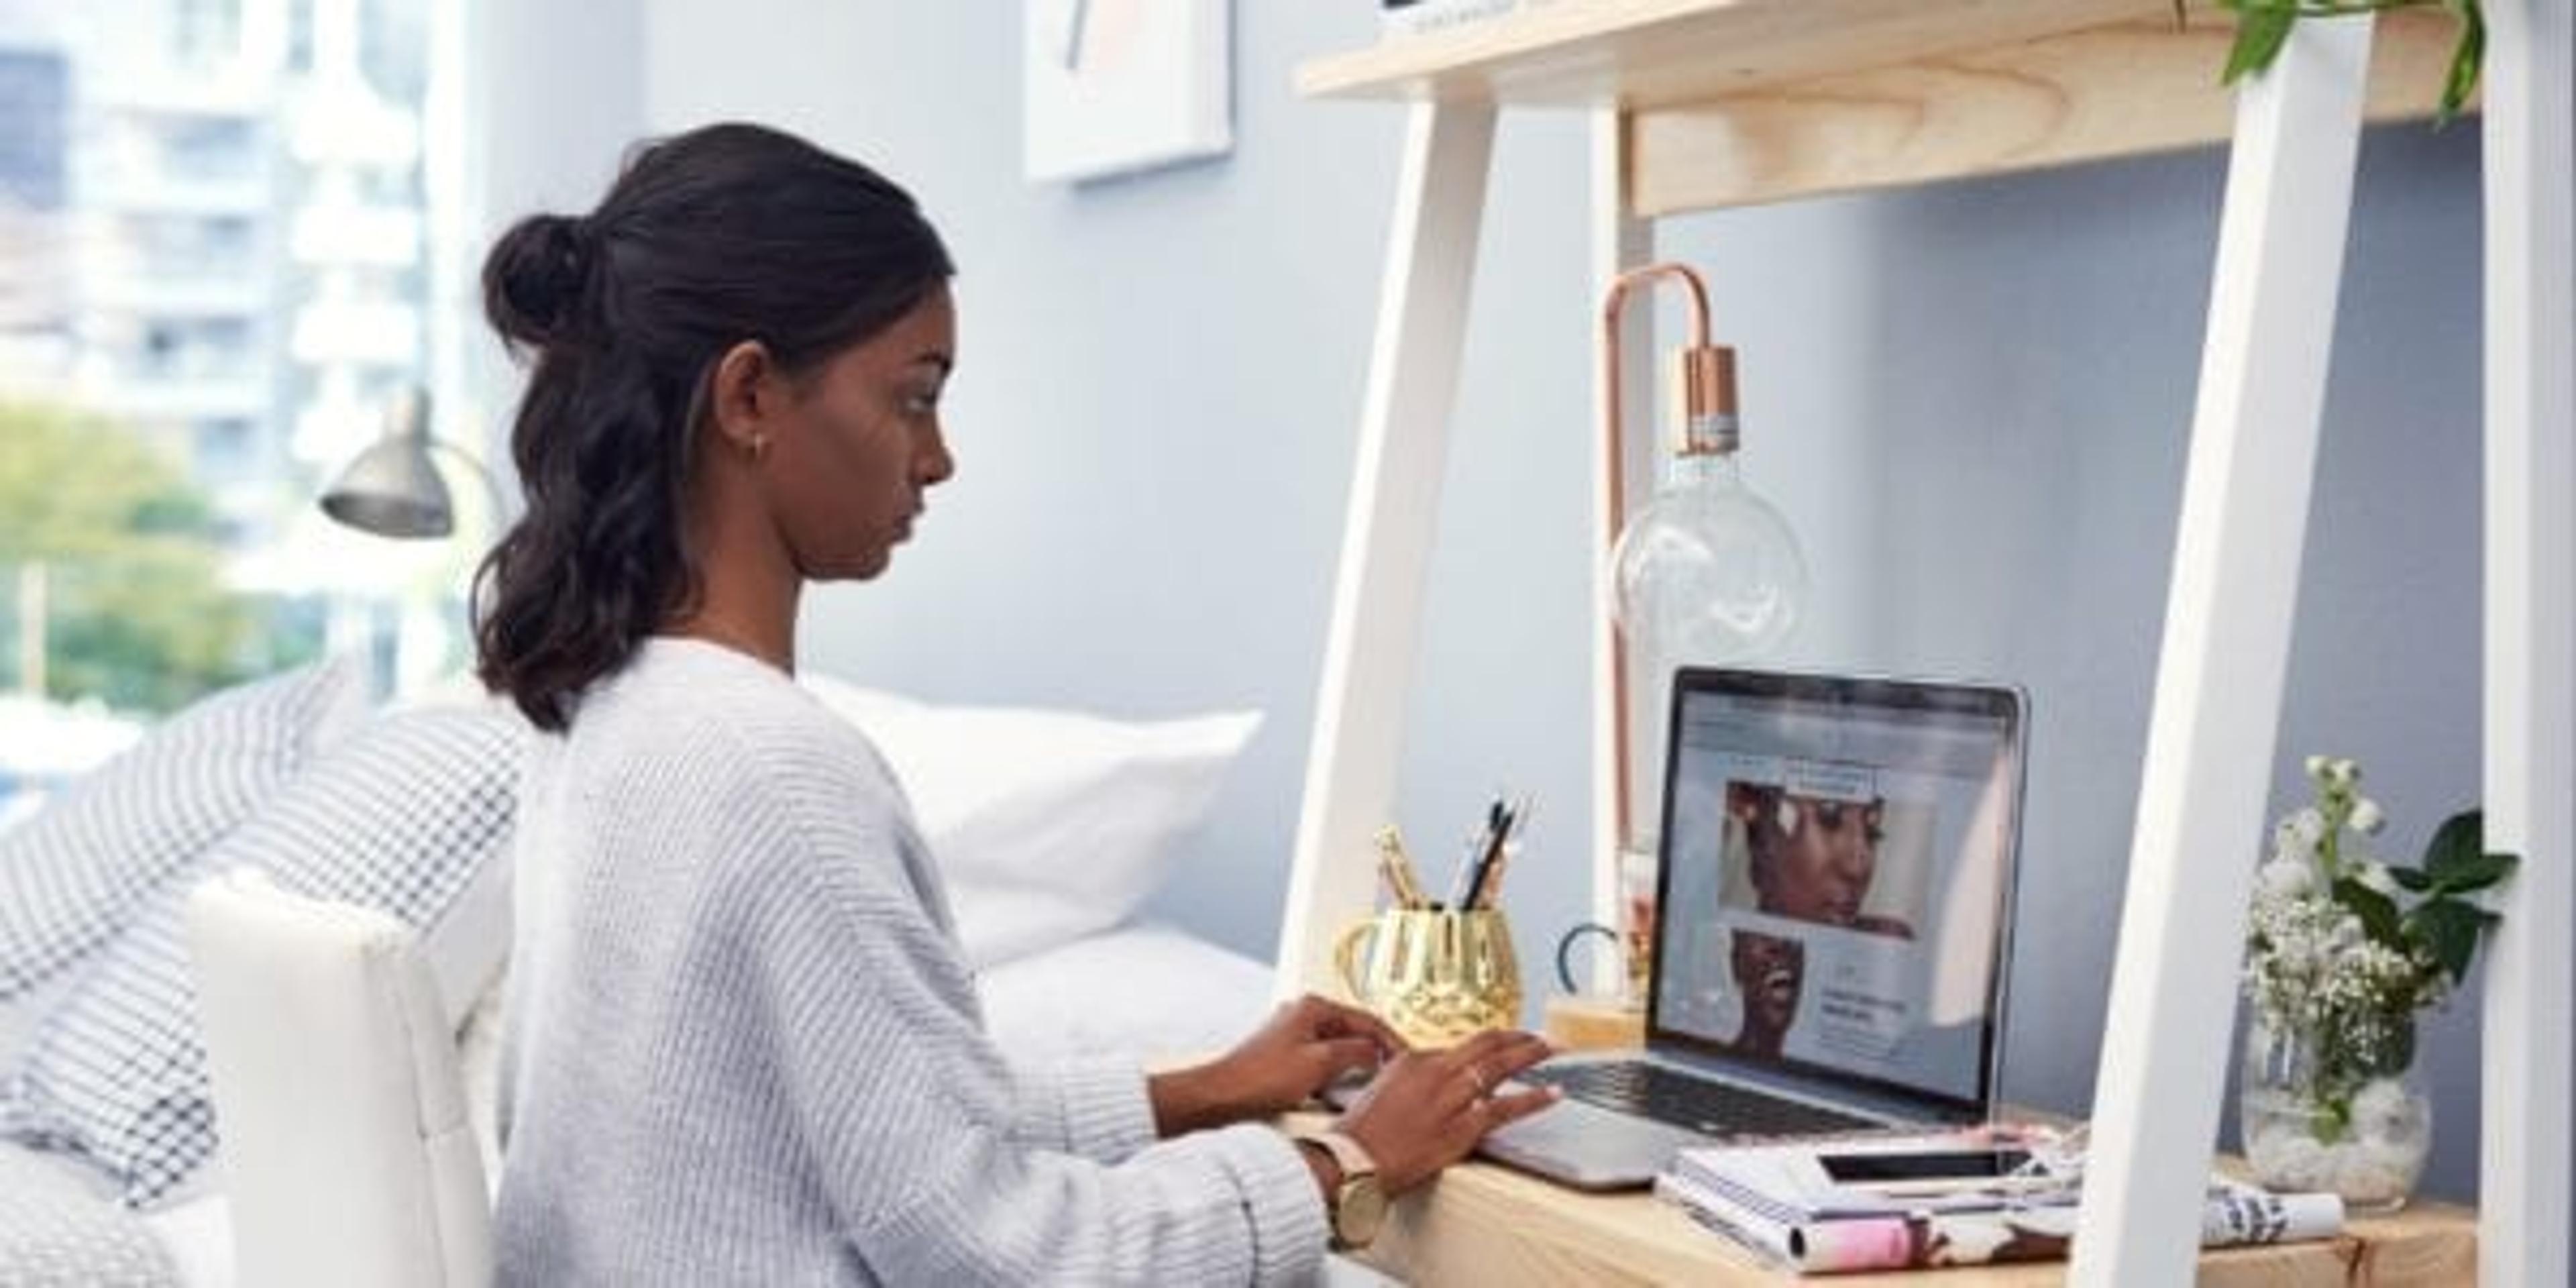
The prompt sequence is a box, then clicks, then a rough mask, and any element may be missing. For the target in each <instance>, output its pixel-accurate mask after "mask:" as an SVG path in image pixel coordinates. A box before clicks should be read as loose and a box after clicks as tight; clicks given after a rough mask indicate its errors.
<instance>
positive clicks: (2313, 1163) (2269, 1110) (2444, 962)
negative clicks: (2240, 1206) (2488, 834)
mask: <svg viewBox="0 0 2576 1288" xmlns="http://www.w3.org/2000/svg"><path fill="white" fill-rule="evenodd" d="M2307 771H2308V778H2309V780H2310V781H2311V782H2312V783H2314V785H2315V787H2316V793H2317V799H2316V803H2315V804H2313V805H2311V806H2308V807H2306V808H2304V809H2301V810H2299V811H2297V812H2296V813H2293V814H2291V815H2290V816H2289V817H2287V818H2284V819H2282V820H2281V822H2280V824H2279V825H2278V826H2277V827H2275V828H2274V829H2273V833H2272V851H2271V854H2270V856H2269V857H2268V858H2266V859H2265V861H2264V863H2263V865H2262V867H2261V868H2260V869H2259V870H2258V872H2257V874H2256V881H2255V888H2254V903H2253V920H2252V926H2251V929H2250V930H2249V932H2248V934H2247V936H2246V955H2245V996H2246V1000H2247V1001H2248V1002H2249V1003H2251V1004H2252V1007H2253V1011H2254V1020H2255V1032H2254V1035H2253V1037H2252V1038H2251V1039H2250V1042H2249V1049H2248V1060H2247V1064H2246V1078H2245V1087H2244V1105H2243V1109H2244V1120H2245V1121H2244V1135H2245V1152H2246V1155H2247V1158H2248V1160H2249V1161H2250V1162H2251V1163H2252V1164H2253V1165H2254V1169H2255V1171H2256V1173H2257V1174H2258V1175H2260V1176H2261V1177H2262V1178H2263V1179H2264V1180H2265V1181H2266V1183H2269V1184H2273V1185H2277V1186H2283V1187H2287V1188H2296V1189H2327V1190H2334V1191H2336V1192H2338V1193H2342V1194H2343V1195H2344V1196H2345V1197H2346V1198H2347V1199H2348V1200H2351V1201H2354V1202H2356V1203H2363V1204H2370V1203H2388V1202H2393V1201H2402V1200H2403V1199H2404V1197H2405V1195H2406V1192H2407V1191H2408V1190H2409V1189H2411V1188H2412V1187H2413V1184H2414V1180H2415V1176H2416V1174H2417V1173H2418V1172H2419V1171H2420V1169H2421V1167H2422V1165H2423V1155H2424V1152H2425V1149H2426V1146H2427V1145H2428V1144H2429V1133H2430V1125H2429V1120H2428V1115H2429V1108H2428V1105H2427V1102H2425V1100H2424V1098H2423V1097H2422V1096H2421V1095H2420V1094H2418V1093H2415V1092H2413V1091H2411V1090H2409V1089H2408V1088H2407V1086H2406V1084H2405V1075H2406V1074H2407V1072H2408V1071H2409V1070H2410V1069H2411V1068H2412V1067H2413V1065H2414V1061H2415V1018H2416V1016H2417V1015H2418V1014H2419V1013H2421V1012H2423V1011H2424V1010H2426V1009H2428V1008H2431V1007H2434V1006H2438V1005H2440V1004H2441V1003H2442V1002H2443V1000H2444V999H2446V998H2447V997H2448V996H2449V995H2450V993H2451V990H2453V989H2454V988H2456V987H2458V985H2459V983H2460V982H2461V980H2462V979H2464V978H2465V977H2466V976H2467V974H2468V969H2469V963H2470V962H2471V961H2472V960H2473V959H2474V958H2475V957H2476V955H2477V948H2478V941H2479V939H2480V937H2481V936H2482V935H2483V934H2484V932H2485V931H2486V930H2487V929H2488V928H2489V927H2492V926H2493V925H2495V924H2496V921H2497V916H2496V914H2495V913H2493V912H2491V911H2489V910H2487V909H2486V908H2484V907H2481V906H2479V904H2478V903H2477V902H2476V901H2475V899H2474V898H2473V897H2472V896H2475V895H2476V894H2478V892H2480V891H2483V890H2486V889H2488V888H2490V887H2493V886H2495V885H2496V884H2497V883H2499V882H2501V881H2503V880H2504V879H2505V878H2506V877H2507V876H2508V875H2510V874H2511V873H2512V871H2513V867H2514V863H2515V860H2514V858H2513V856H2511V855H2504V854H2489V853H2487V852H2486V850H2485V846H2484V836H2483V826H2482V819H2481V816H2480V814H2479V812H2478V811H2475V810H2469V811H2465V812H2463V813H2460V814H2456V815H2453V816H2452V817H2451V818H2450V819H2448V820H2446V821H2445V822H2444V823H2443V824H2442V826H2441V827H2440V828H2438V829H2436V830H2435V832H2434V835H2433V840H2432V843H2431V844H2430V845H2429V846H2428V847H2427V848H2426V851H2425V857H2424V863H2423V865H2422V866H2421V867H2403V866H2399V865H2395V864H2390V863H2387V862H2384V861H2382V860H2380V859H2378V858H2376V857H2374V856H2373V855H2371V854H2370V853H2368V852H2367V851H2366V850H2365V849H2364V848H2363V844H2364V838H2368V837H2371V836H2376V835H2377V834H2379V832H2380V831H2381V829H2382V828H2383V827H2384V826H2385V824H2386V815H2385V814H2384V813H2383V811H2382V810H2381V809H2380V807H2379V805H2378V803H2377V802H2375V801H2372V800H2371V799H2370V798H2369V797H2366V796H2363V795H2362V794H2361V790H2360V788H2361V769H2360V767H2359V766H2357V765H2355V764H2354V763H2353V762H2352V761H2350V760H2340V759H2330V758H2327V757H2324V756H2311V757H2309V758H2308V762H2307Z"/></svg>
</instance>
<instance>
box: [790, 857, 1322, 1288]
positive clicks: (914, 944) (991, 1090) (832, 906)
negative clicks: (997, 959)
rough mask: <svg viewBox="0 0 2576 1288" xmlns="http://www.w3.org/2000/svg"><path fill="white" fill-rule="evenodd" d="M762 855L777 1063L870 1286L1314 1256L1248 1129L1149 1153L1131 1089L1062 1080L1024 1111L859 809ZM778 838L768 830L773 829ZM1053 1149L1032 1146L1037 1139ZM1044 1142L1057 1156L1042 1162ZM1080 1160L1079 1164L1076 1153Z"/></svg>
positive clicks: (1316, 1243)
mask: <svg viewBox="0 0 2576 1288" xmlns="http://www.w3.org/2000/svg"><path fill="white" fill-rule="evenodd" d="M797 813H799V814H800V815H801V817H800V818H799V819H797V820H795V822H794V823H793V824H792V825H791V827H790V829H789V831H790V834H791V837H792V839H793V840H794V842H795V844H794V846H793V847H792V848H795V849H800V850H802V851H803V852H802V853H792V854H788V853H782V854H776V855H773V856H771V857H773V858H775V859H777V860H778V862H775V863H762V864H761V865H760V867H762V868H763V869H765V871H764V872H762V873H760V874H758V875H757V876H755V877H754V878H753V880H752V881H751V882H749V883H748V885H749V887H750V888H752V889H755V890H756V891H758V893H757V895H755V896H753V897H754V898H755V899H756V902H757V904H758V905H759V908H760V911H759V914H758V915H757V916H756V917H755V918H754V920H755V922H756V923H757V924H759V925H760V927H761V930H760V933H759V937H758V938H757V939H756V940H755V941H754V943H755V947H754V948H753V951H754V952H755V953H756V954H757V956H758V959H759V962H760V966H759V970H760V973H761V975H762V976H763V977H764V978H763V987H762V992H763V993H764V995H765V1001H766V1003H767V1007H766V1009H767V1011H768V1014H767V1016H766V1017H765V1020H766V1023H765V1024H764V1027H765V1028H766V1030H767V1032H766V1033H765V1035H764V1037H765V1040H766V1041H767V1042H768V1043H769V1044H770V1046H771V1047H772V1049H773V1058H772V1060H771V1061H770V1067H771V1068H772V1069H774V1070H775V1076H776V1077H777V1078H778V1079H779V1086H778V1088H777V1089H778V1091H779V1092H780V1094H781V1096H782V1098H783V1100H784V1102H785V1105H786V1108H787V1110H788V1112H789V1114H790V1115H791V1116H792V1117H793V1119H794V1127H795V1129H796V1131H797V1134H798V1135H799V1136H800V1137H801V1138H802V1139H801V1140H799V1142H798V1146H799V1148H801V1149H803V1150H807V1151H811V1152H812V1154H813V1155H814V1162H815V1164H816V1168H815V1172H816V1174H817V1175H819V1176H820V1177H821V1178H822V1181H821V1183H822V1184H823V1186H824V1187H825V1189H826V1190H827V1196H826V1197H827V1198H828V1201H829V1202H830V1203H831V1205H832V1208H833V1210H834V1211H835V1213H836V1214H837V1219H838V1221H839V1223H840V1224H841V1227H842V1228H843V1229H844V1230H845V1231H846V1233H847V1237H848V1239H849V1240H850V1242H851V1244H852V1247H853V1250H854V1251H855V1253H856V1255H857V1256H858V1257H859V1258H860V1259H861V1260H863V1261H864V1262H865V1263H866V1264H867V1266H868V1268H869V1271H870V1273H871V1275H872V1277H874V1278H876V1279H879V1280H881V1281H887V1282H897V1283H927V1282H950V1283H1041V1282H1065V1283H1109V1282H1190V1283H1269V1282H1276V1281H1281V1280H1292V1279H1302V1278H1304V1277H1306V1276H1308V1275H1310V1274H1312V1273H1313V1271H1314V1269H1315V1267H1316V1266H1317V1264H1318V1263H1319V1262H1320V1260H1321V1258H1322V1254H1323V1248H1324V1241H1325V1229H1324V1216H1323V1204H1322V1200H1321V1198H1320V1196H1319V1195H1317V1194H1316V1192H1315V1184H1314V1179H1313V1176H1312V1174H1311V1173H1310V1172H1309V1171H1308V1170H1307V1168H1306V1165H1305V1163H1304V1161H1303V1160H1302V1159H1301V1158H1300V1157H1299V1156H1298V1154H1297V1150H1296V1147H1295V1146H1294V1145H1293V1144H1291V1143H1290V1142H1288V1140H1287V1139H1286V1138H1285V1137H1283V1136H1281V1135H1279V1134H1278V1133H1277V1132H1275V1131H1272V1130H1270V1129H1268V1128H1265V1127H1258V1126H1244V1127H1235V1128H1229V1129H1226V1130H1223V1131H1218V1132H1208V1133H1200V1134H1196V1135H1192V1136H1189V1137H1184V1138H1181V1139H1178V1140H1173V1141H1167V1142H1163V1143H1160V1144H1155V1145H1152V1146H1150V1147H1148V1148H1144V1149H1142V1150H1141V1151H1137V1152H1134V1153H1133V1154H1132V1156H1129V1157H1126V1158H1125V1161H1123V1162H1119V1163H1117V1164H1115V1165H1111V1164H1107V1163H1104V1162H1101V1161H1096V1159H1098V1158H1100V1157H1104V1156H1118V1155H1123V1154H1127V1153H1128V1152H1129V1147H1131V1146H1132V1145H1133V1144H1135V1143H1138V1140H1139V1137H1140V1136H1143V1135H1150V1132H1151V1124H1150V1121H1149V1119H1150V1111H1149V1110H1148V1108H1147V1106H1146V1105H1145V1103H1144V1085H1143V1082H1142V1079H1141V1076H1140V1075H1139V1074H1137V1073H1136V1072H1135V1071H1133V1070H1128V1071H1126V1072H1124V1073H1123V1074H1122V1075H1120V1076H1119V1077H1118V1078H1117V1079H1116V1080H1115V1081H1114V1082H1113V1081H1112V1079H1111V1078H1110V1077H1109V1075H1107V1074H1106V1073H1104V1072H1101V1071H1099V1070H1097V1069H1094V1070H1092V1071H1091V1072H1089V1073H1080V1074H1077V1075H1076V1076H1074V1077H1072V1078H1069V1079H1064V1080H1059V1081H1057V1082H1055V1083H1054V1084H1053V1087H1052V1090H1050V1091H1043V1092H1037V1093H1036V1094H1038V1095H1039V1096H1041V1097H1043V1096H1050V1095H1051V1096H1053V1097H1055V1098H1056V1103H1055V1105H1054V1106H1053V1107H1051V1108H1048V1109H1046V1110H1043V1111H1039V1112H1034V1113H1033V1112H1032V1110H1031V1108H1030V1103H1029V1101H1030V1097H1031V1095H1032V1091H1033V1089H1032V1088H1031V1087H1027V1086H1023V1085H1022V1084H1021V1083H1020V1082H1019V1081H1018V1080H1016V1079H1014V1078H1013V1076H1012V1074H1011V1072H1010V1070H1009V1069H1008V1068H1007V1066H1006V1065H1005V1064H1004V1062H1003V1060H1002V1057H1001V1055H1000V1053H999V1052H998V1051H997V1050H996V1049H995V1048H994V1047H993V1045H992V1043H991V1042H990V1041H989V1040H988V1039H987V1038H986V1037H985V1036H984V1034H983V1032H982V1031H981V1029H980V1027H979V1026H978V1025H977V1023H976V1021H975V1018H974V1015H975V1013H974V1009H973V1005H972V991H971V984H970V983H969V981H968V979H967V976H966V971H965V967H964V966H963V964H962V963H961V962H959V961H958V959H957V958H956V955H955V953H954V950H953V948H952V947H951V946H950V943H949V941H948V939H947V937H946V936H945V935H944V934H942V933H940V931H939V929H938V926H937V924H936V922H935V921H934V920H933V919H932V917H931V915H930V913H929V912H928V910H927V904H926V902H925V901H924V899H923V898H922V896H921V892H920V891H918V890H917V889H915V888H914V884H913V882H912V880H910V879H907V877H906V876H905V868H904V865H903V863H902V862H901V861H900V857H899V854H898V851H897V848H896V847H897V846H898V845H899V844H900V842H899V841H898V840H897V839H896V837H895V836H894V835H892V834H891V833H890V832H888V831H887V830H886V829H884V828H882V827H873V826H871V825H870V820H869V818H868V817H867V815H866V813H865V811H852V810H848V809H846V808H844V809H820V808H818V809H813V810H806V811H797ZM771 837H772V839H773V840H774V839H776V838H777V834H776V833H775V832H772V833H771ZM1038 1127H1042V1128H1043V1129H1044V1130H1043V1131H1040V1132H1038V1133H1036V1134H1037V1135H1039V1136H1054V1135H1058V1134H1060V1135H1061V1140H1059V1141H1053V1142H1045V1143H1042V1142H1040V1141H1038V1140H1035V1139H1033V1137H1032V1128H1038ZM1047 1143H1053V1144H1058V1145H1061V1146H1063V1148H1049V1147H1046V1146H1047ZM1085 1155H1090V1157H1086V1156H1085Z"/></svg>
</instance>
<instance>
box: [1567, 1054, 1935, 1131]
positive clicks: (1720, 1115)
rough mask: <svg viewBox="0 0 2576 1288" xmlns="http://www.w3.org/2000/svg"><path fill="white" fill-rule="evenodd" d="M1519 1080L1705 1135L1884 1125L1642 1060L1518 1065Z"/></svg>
mask: <svg viewBox="0 0 2576 1288" xmlns="http://www.w3.org/2000/svg"><path fill="white" fill-rule="evenodd" d="M1520 1080H1521V1081H1523V1082H1536V1083H1546V1084H1549V1085H1552V1086H1555V1087H1558V1088H1561V1089H1562V1090H1563V1091H1564V1092H1565V1094H1566V1096H1567V1097H1569V1098H1571V1099H1574V1100H1580V1101H1583V1102H1584V1103H1586V1104H1593V1105H1599V1106H1601V1107H1602V1108H1604V1109H1612V1110H1617V1111H1618V1112H1620V1113H1627V1114H1635V1115H1637V1116H1638V1117H1641V1118H1651V1119H1654V1120H1655V1121H1657V1122H1660V1123H1669V1124H1671V1125H1673V1126H1675V1127H1680V1128H1684V1129H1686V1130H1689V1131H1695V1132H1701V1133H1703V1134H1706V1135H1710V1136H1825V1135H1834V1134H1838V1133H1842V1132H1851V1131H1862V1130H1869V1129H1875V1128H1880V1127H1884V1126H1885V1124H1884V1123H1880V1122H1876V1121H1874V1120H1871V1119H1867V1118H1858V1117H1854V1116H1853V1115H1851V1114H1846V1113H1837V1112H1835V1111H1834V1110H1831V1109H1820V1108H1818V1107H1816V1106H1814V1105H1810V1104H1803V1103H1801V1102H1799V1101H1795V1100H1786V1099H1783V1098H1781V1097H1779V1096H1774V1095H1769V1094H1767V1093H1764V1092H1760V1091H1755V1090H1752V1089H1751V1088H1747V1087H1739V1086H1735V1085H1733V1084H1731V1083H1724V1082H1717V1081H1713V1080H1711V1079H1707V1078H1695V1077H1692V1076H1690V1075H1689V1074H1686V1073H1678V1072H1675V1071H1673V1070H1670V1069H1666V1068H1663V1067H1661V1066H1659V1065H1653V1064H1648V1063H1646V1062H1645V1061H1642V1060H1618V1061H1606V1062H1601V1063H1591V1064H1572V1065H1562V1066H1558V1065H1540V1066H1538V1067H1537V1068H1534V1069H1527V1070H1524V1071H1522V1073H1521V1075H1520Z"/></svg>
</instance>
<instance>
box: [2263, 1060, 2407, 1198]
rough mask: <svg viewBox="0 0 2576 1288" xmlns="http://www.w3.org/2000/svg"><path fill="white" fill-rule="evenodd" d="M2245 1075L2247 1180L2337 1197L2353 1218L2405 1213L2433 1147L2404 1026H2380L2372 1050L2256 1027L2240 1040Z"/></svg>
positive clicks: (2280, 1188)
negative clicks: (2355, 1215) (2250, 1176)
mask: <svg viewBox="0 0 2576 1288" xmlns="http://www.w3.org/2000/svg"><path fill="white" fill-rule="evenodd" d="M2339 1039H2340V1040H2339ZM2355 1047H2360V1048H2361V1049H2362V1050H2364V1051H2366V1052H2368V1053H2369V1054H2368V1057H2367V1058H2363V1057H2361V1056H2357V1055H2356V1054H2354V1050H2353V1049H2354V1048H2355ZM2244 1074H2245V1076H2244V1083H2243V1086H2242V1087H2241V1089H2240V1091H2239V1100H2238V1104H2237V1108H2238V1113H2239V1115H2240V1122H2239V1131H2240V1134H2241V1137H2242V1140H2241V1144H2242V1146H2243V1150H2244V1154H2245V1161H2246V1163H2247V1164H2248V1165H2249V1166H2250V1167H2251V1168H2252V1169H2253V1173H2254V1179H2255V1180H2257V1181H2259V1182H2261V1183H2262V1184H2263V1185H2264V1186H2265V1187H2267V1188H2270V1189H2274V1190H2284V1191H2300V1192H2307V1193H2333V1194H2338V1195H2341V1196H2342V1198H2343V1201H2344V1206H2345V1209H2346V1210H2347V1211H2350V1212H2354V1213H2360V1214H2370V1213H2386V1212H2394V1211H2396V1210H2397V1209H2399V1208H2401V1207H2404V1206H2405V1205H2406V1200H2407V1198H2408V1196H2410V1195H2412V1194H2413V1193H2414V1192H2415V1182H2416V1180H2417V1179H2418V1178H2419V1177H2421V1176H2422V1175H2423V1172H2424V1158H2425V1156H2426V1155H2427V1154H2429V1153H2431V1152H2432V1148H2433V1102H2432V1100H2431V1098H2430V1097H2429V1096H2427V1095H2426V1094H2425V1091H2424V1084H2423V1077H2422V1075H2421V1074H2420V1073H2419V1072H2418V1071H2417V1069H2416V1067H2415V1060H2414V1025H2413V1022H2412V1021H2411V1020H2407V1021H2401V1022H2399V1023H2398V1024H2397V1025H2396V1026H2383V1028H2382V1029H2381V1030H2380V1031H2379V1034H2378V1040H2377V1041H2375V1042H2373V1041H2362V1042H2355V1041H2354V1040H2353V1039H2352V1037H2351V1036H2350V1035H2349V1034H2343V1035H2338V1034H2331V1033H2319V1032H2316V1031H2312V1030H2303V1029H2297V1028H2286V1029H2275V1028H2272V1027H2269V1026H2266V1025H2264V1024H2261V1023H2257V1024H2255V1025H2254V1027H2253V1028H2252V1029H2251V1030H2250V1031H2249V1032H2248V1033H2247V1034H2246V1040H2245V1070H2244Z"/></svg>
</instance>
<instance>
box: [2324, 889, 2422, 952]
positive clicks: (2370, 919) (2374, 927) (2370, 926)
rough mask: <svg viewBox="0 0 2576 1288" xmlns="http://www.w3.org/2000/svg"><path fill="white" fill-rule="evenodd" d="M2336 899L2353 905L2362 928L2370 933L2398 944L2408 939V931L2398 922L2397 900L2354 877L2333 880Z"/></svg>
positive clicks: (2348, 905)
mask: <svg viewBox="0 0 2576 1288" xmlns="http://www.w3.org/2000/svg"><path fill="white" fill-rule="evenodd" d="M2334 897H2335V902H2336V903H2339V904H2342V905H2343V906H2345V907H2347V908H2350V909H2352V915H2354V916H2356V917H2359V918H2360V919H2361V928H2362V929H2364V930H2367V931H2369V932H2370V937H2371V938H2373V939H2376V940H2378V941H2379V942H2381V943H2383V944H2387V945H2390V946H2391V947H2395V946H2398V945H2402V944H2404V943H2405V942H2406V932H2405V930H2404V929H2403V928H2401V927H2400V926H2399V924H2398V920H2397V901H2396V900H2394V899H2391V898H2389V897H2388V896H2387V895H2384V894H2381V893H2380V892H2378V891H2376V890H2373V889H2371V888H2370V887H2369V886H2366V885H2363V884H2362V883H2360V882H2359V881H2356V880H2354V879H2352V878H2351V877H2345V878H2343V879H2341V880H2339V881H2337V882H2335V883H2334Z"/></svg>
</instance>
